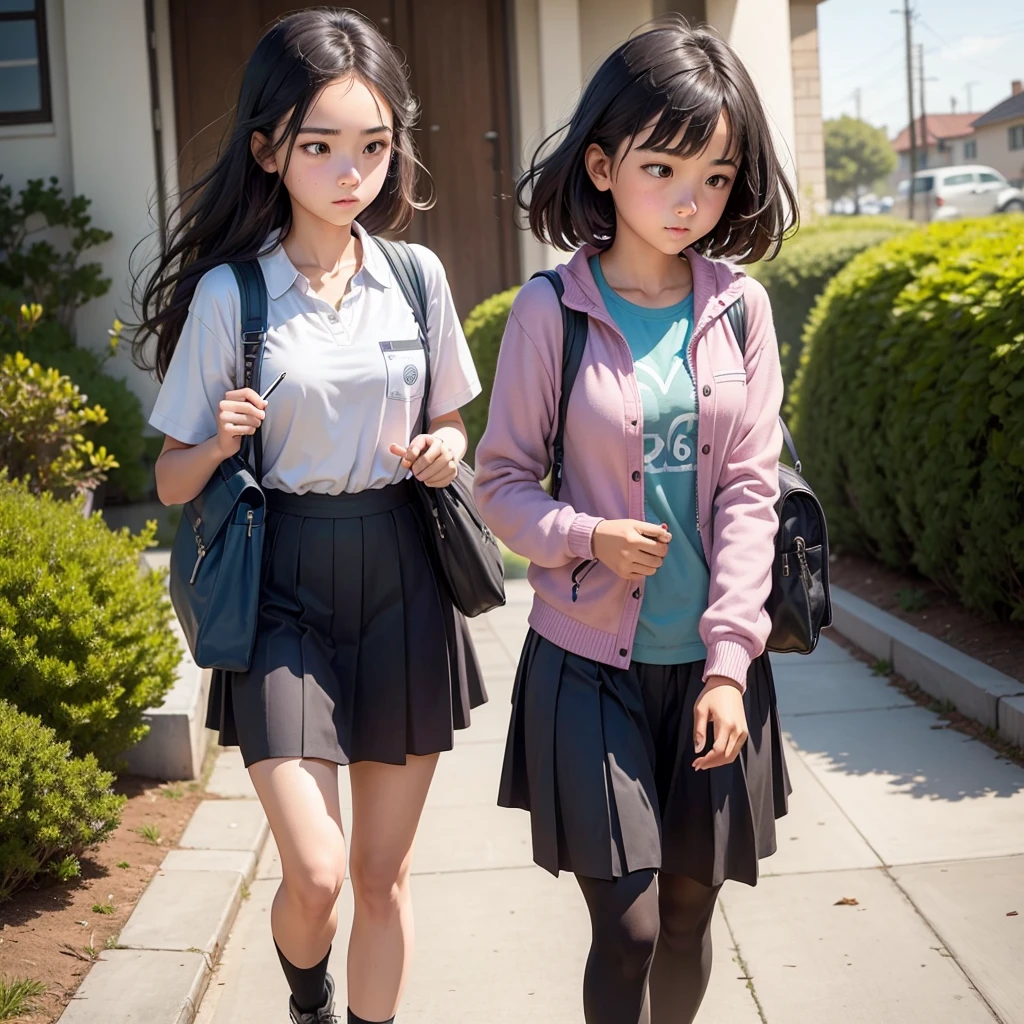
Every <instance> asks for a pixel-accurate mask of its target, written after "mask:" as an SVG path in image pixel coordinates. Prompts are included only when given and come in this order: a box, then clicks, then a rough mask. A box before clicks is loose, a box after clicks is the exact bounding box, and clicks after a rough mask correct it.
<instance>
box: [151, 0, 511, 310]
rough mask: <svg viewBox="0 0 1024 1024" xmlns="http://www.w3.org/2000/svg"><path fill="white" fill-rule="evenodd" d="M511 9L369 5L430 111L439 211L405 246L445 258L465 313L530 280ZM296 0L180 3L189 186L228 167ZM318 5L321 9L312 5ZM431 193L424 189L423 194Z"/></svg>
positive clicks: (175, 27)
mask: <svg viewBox="0 0 1024 1024" xmlns="http://www.w3.org/2000/svg"><path fill="white" fill-rule="evenodd" d="M506 2H507V0H359V2H357V3H353V4H352V5H351V6H352V7H353V8H354V9H356V10H358V11H360V13H362V14H364V15H365V16H366V17H368V18H370V19H371V20H372V21H373V22H374V23H375V24H376V25H377V26H378V28H380V30H381V31H382V32H383V33H384V35H385V36H386V37H387V38H388V39H389V41H391V42H392V43H394V44H395V45H396V46H398V47H399V49H401V50H402V51H403V52H404V53H405V54H407V56H408V59H409V64H410V67H411V81H412V87H413V90H414V92H415V93H416V95H417V96H418V97H419V98H420V103H421V108H422V113H421V119H420V125H419V128H418V130H417V131H416V133H415V140H416V145H417V147H418V149H419V152H420V156H421V159H422V160H423V163H424V164H425V165H426V166H427V168H428V169H429V171H430V173H431V175H432V177H433V186H434V195H435V198H436V204H435V206H434V208H433V209H431V210H429V211H426V212H425V213H417V215H416V217H415V218H414V220H413V225H412V227H411V228H410V230H409V231H408V232H406V235H405V237H406V238H408V239H409V240H411V241H417V242H422V243H423V244H424V245H428V246H429V247H430V248H431V249H433V250H434V251H435V252H436V253H437V254H438V256H439V257H440V258H441V261H442V262H443V263H444V265H445V268H446V269H447V271H448V278H449V280H450V282H451V285H452V292H453V294H454V296H455V302H456V306H457V308H458V310H459V313H460V315H461V316H463V317H464V316H465V315H466V314H467V313H468V312H469V310H470V309H471V308H472V307H473V306H474V305H476V304H477V303H478V302H480V301H482V300H483V299H485V298H487V296H489V295H491V294H493V293H494V292H497V291H501V290H502V289H504V288H508V287H510V286H511V285H513V284H516V283H518V280H519V267H518V258H517V246H516V238H515V228H514V223H513V203H512V200H511V193H512V190H513V185H514V178H513V175H512V173H511V160H512V156H511V154H512V147H511V145H510V142H511V140H510V114H509V107H510V101H509V54H508V52H507V47H506V45H505V40H506V38H507V31H506V17H507V10H506ZM297 6H298V7H301V6H304V5H302V4H298V5H296V4H295V2H294V0H291V2H289V0H171V30H172V45H173V54H174V72H175V99H176V115H177V131H178V142H179V147H180V148H181V149H182V158H181V162H180V167H179V179H180V182H181V184H182V186H185V185H188V184H189V183H191V182H192V181H195V180H197V178H198V177H199V175H201V174H202V172H203V171H205V170H207V169H208V168H209V167H210V166H211V165H212V163H213V161H214V159H215V158H216V154H217V151H218V148H219V146H220V145H221V142H222V140H223V139H224V138H225V136H226V133H227V132H228V131H229V129H230V124H231V116H232V114H233V108H234V104H235V102H236V101H237V98H238V91H239V88H240V86H241V81H242V74H243V71H244V69H245V61H246V60H247V59H248V57H249V55H250V54H251V53H252V50H253V48H254V47H255V45H256V42H257V41H258V40H259V37H260V34H261V32H262V31H263V30H264V28H265V27H266V26H267V25H269V24H270V23H272V22H273V21H274V19H275V18H277V17H279V16H280V15H282V14H285V13H287V12H289V11H291V10H295V9H296V7H297ZM310 6H312V5H310ZM428 189H429V184H428V183H427V182H424V181H421V183H420V190H421V192H424V193H425V192H426V191H428Z"/></svg>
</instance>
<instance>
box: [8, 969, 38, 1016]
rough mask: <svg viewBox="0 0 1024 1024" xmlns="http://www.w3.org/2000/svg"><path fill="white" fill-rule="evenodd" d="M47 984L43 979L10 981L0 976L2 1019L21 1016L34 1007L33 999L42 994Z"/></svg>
mask: <svg viewBox="0 0 1024 1024" xmlns="http://www.w3.org/2000/svg"><path fill="white" fill-rule="evenodd" d="M45 991H46V986H45V985H44V984H43V983H42V982H41V981H32V979H31V978H21V979H18V980H15V981H8V980H7V979H6V978H0V1020H11V1019H12V1018H14V1017H20V1016H22V1014H25V1013H28V1012H29V1011H30V1010H31V1009H32V1000H33V999H34V998H35V997H36V996H41V995H42V994H43V993H44V992H45Z"/></svg>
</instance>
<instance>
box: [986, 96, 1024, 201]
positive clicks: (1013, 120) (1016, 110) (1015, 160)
mask: <svg viewBox="0 0 1024 1024" xmlns="http://www.w3.org/2000/svg"><path fill="white" fill-rule="evenodd" d="M974 139H975V145H976V148H977V154H978V163H979V164H988V166H990V167H994V168H995V169H996V170H997V171H1001V172H1002V173H1003V174H1004V175H1005V176H1006V177H1007V178H1009V179H1010V181H1012V182H1014V184H1016V185H1022V186H1024V84H1022V83H1021V82H1019V81H1016V82H1013V83H1011V86H1010V96H1009V98H1007V99H1005V100H1003V102H1002V103H999V104H997V105H996V106H994V107H993V108H992V109H991V110H990V111H989V112H988V113H987V114H982V116H981V117H979V118H978V120H977V121H975V122H974Z"/></svg>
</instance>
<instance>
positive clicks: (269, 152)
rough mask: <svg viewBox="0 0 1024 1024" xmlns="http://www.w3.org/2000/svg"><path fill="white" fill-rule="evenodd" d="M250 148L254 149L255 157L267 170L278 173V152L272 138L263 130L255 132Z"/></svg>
mask: <svg viewBox="0 0 1024 1024" xmlns="http://www.w3.org/2000/svg"><path fill="white" fill-rule="evenodd" d="M249 148H250V149H251V150H252V155H253V159H254V160H255V161H256V163H258V164H259V165H260V167H262V168H263V170H265V171H266V172H267V174H277V172H278V170H279V168H278V166H277V154H276V153H275V152H274V149H273V147H272V146H271V144H270V139H268V138H267V137H266V135H264V134H263V132H253V133H252V138H251V139H250V140H249Z"/></svg>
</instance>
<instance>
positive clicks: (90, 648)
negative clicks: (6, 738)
mask: <svg viewBox="0 0 1024 1024" xmlns="http://www.w3.org/2000/svg"><path fill="white" fill-rule="evenodd" d="M154 530H155V524H150V526H149V527H148V528H147V529H146V530H145V531H143V532H142V533H141V534H139V535H138V536H134V537H133V536H132V535H131V534H129V533H128V531H127V530H121V531H119V532H117V533H114V532H112V531H111V530H110V529H109V528H108V527H107V526H106V525H105V523H104V522H103V519H102V518H101V517H100V516H98V515H96V516H92V517H91V518H89V519H86V518H84V517H83V515H82V502H81V500H76V501H73V502H62V501H57V500H56V499H54V498H53V497H52V496H50V495H48V494H47V495H43V497H41V498H37V497H35V496H34V495H32V494H30V493H29V492H28V491H27V490H26V489H25V487H23V486H21V485H20V484H12V483H10V482H8V481H7V480H6V479H4V478H3V477H2V476H0V551H2V552H3V557H2V558H0V665H2V666H3V671H2V672H0V699H5V700H8V701H10V702H11V703H12V704H14V705H15V706H16V707H17V708H18V709H19V710H21V711H24V712H26V713H27V714H31V715H37V716H38V717H39V718H40V719H42V721H43V722H44V723H45V724H46V725H48V726H51V727H52V728H54V729H55V730H56V732H57V735H58V737H59V738H60V739H62V740H67V741H68V742H69V743H70V744H71V747H72V750H73V751H74V753H75V755H76V756H84V755H85V754H87V753H94V754H95V755H96V757H97V759H98V760H99V763H100V764H101V765H102V766H103V767H104V768H108V769H117V768H118V767H120V762H119V756H120V755H121V754H123V752H124V751H125V750H127V749H128V748H129V747H131V746H133V745H134V744H136V743H137V742H138V741H139V740H140V739H142V737H143V736H144V735H145V734H146V732H147V731H148V727H147V726H146V725H144V724H143V721H142V716H143V713H144V712H145V710H146V709H147V708H150V707H154V706H157V705H159V704H160V703H162V701H163V699H164V697H165V695H166V694H167V692H168V690H169V689H170V688H171V685H172V683H173V681H174V675H175V670H176V668H177V664H178V660H179V657H180V651H179V647H178V643H177V640H176V639H175V637H174V634H173V633H172V632H171V629H170V620H171V614H172V613H171V606H170V601H169V600H168V598H167V592H166V587H165V585H164V578H163V574H162V573H157V572H143V571H141V569H140V564H139V563H140V555H141V553H142V552H143V551H144V550H145V549H146V548H147V547H150V546H151V543H152V537H153V533H154Z"/></svg>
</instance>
